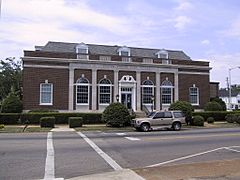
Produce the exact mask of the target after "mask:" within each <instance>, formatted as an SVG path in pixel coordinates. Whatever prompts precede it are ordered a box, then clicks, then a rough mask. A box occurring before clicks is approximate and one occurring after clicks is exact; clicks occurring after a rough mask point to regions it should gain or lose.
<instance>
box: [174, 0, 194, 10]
mask: <svg viewBox="0 0 240 180" xmlns="http://www.w3.org/2000/svg"><path fill="white" fill-rule="evenodd" d="M192 8H193V5H192V4H191V3H190V2H188V1H180V3H179V5H178V7H177V8H176V10H179V11H186V10H189V9H192Z"/></svg>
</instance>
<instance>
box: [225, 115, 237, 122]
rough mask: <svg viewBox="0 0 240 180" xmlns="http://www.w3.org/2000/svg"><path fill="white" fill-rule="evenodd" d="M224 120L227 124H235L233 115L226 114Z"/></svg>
mask: <svg viewBox="0 0 240 180" xmlns="http://www.w3.org/2000/svg"><path fill="white" fill-rule="evenodd" d="M225 119H226V121H227V122H228V123H234V122H235V116H234V114H228V115H227V116H226V118H225Z"/></svg>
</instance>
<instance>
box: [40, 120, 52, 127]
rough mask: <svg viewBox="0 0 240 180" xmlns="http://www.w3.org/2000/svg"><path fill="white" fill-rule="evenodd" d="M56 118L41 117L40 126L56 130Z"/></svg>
mask: <svg viewBox="0 0 240 180" xmlns="http://www.w3.org/2000/svg"><path fill="white" fill-rule="evenodd" d="M54 124H55V117H41V119H40V126H41V128H42V127H50V128H54Z"/></svg>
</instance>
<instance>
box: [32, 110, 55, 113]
mask: <svg viewBox="0 0 240 180" xmlns="http://www.w3.org/2000/svg"><path fill="white" fill-rule="evenodd" d="M37 112H43V113H45V112H55V113H56V112H58V111H57V110H53V109H32V110H30V111H28V113H37Z"/></svg>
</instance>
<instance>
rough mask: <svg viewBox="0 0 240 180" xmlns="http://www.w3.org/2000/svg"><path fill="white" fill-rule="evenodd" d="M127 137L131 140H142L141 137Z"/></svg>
mask: <svg viewBox="0 0 240 180" xmlns="http://www.w3.org/2000/svg"><path fill="white" fill-rule="evenodd" d="M125 138H126V139H128V140H131V141H140V139H139V138H135V137H125Z"/></svg>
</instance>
